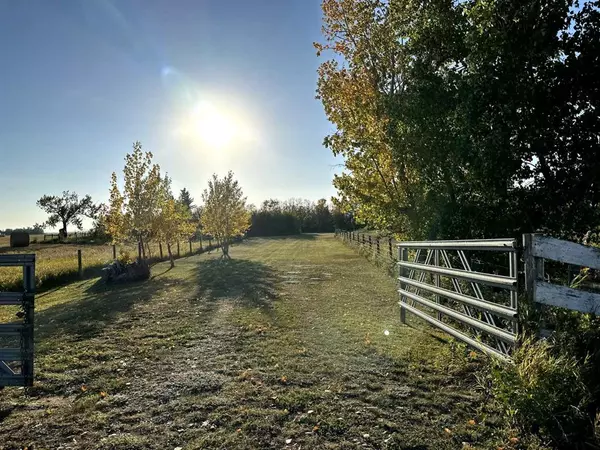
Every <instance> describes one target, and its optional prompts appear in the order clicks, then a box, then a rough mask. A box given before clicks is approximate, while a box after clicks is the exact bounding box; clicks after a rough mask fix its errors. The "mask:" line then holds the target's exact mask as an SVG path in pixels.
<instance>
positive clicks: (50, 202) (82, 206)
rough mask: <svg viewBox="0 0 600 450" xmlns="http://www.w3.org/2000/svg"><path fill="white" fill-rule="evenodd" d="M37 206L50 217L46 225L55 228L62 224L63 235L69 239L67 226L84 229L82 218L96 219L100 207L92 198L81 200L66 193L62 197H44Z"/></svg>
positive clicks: (86, 197)
mask: <svg viewBox="0 0 600 450" xmlns="http://www.w3.org/2000/svg"><path fill="white" fill-rule="evenodd" d="M36 204H37V206H39V207H40V208H41V209H43V210H44V211H45V212H46V213H47V214H49V215H50V216H49V217H48V220H47V221H46V224H47V225H48V226H50V227H54V226H56V225H57V224H59V223H60V224H61V225H62V228H61V235H62V236H64V237H67V226H68V225H75V226H76V227H77V229H79V230H82V229H83V223H82V218H83V217H90V218H92V219H93V218H94V217H95V215H96V213H97V211H98V207H97V206H96V205H94V203H93V202H92V197H91V196H89V195H86V196H85V197H83V198H82V199H81V200H80V199H79V196H78V195H77V194H76V193H75V192H69V191H64V192H63V193H62V196H57V195H44V196H43V197H42V198H40V199H39V200H38V201H37V203H36Z"/></svg>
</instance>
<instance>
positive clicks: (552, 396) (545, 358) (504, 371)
mask: <svg viewBox="0 0 600 450" xmlns="http://www.w3.org/2000/svg"><path fill="white" fill-rule="evenodd" d="M491 378H492V392H493V394H494V397H495V399H496V400H497V401H498V402H499V403H500V405H501V407H502V408H503V409H504V412H505V415H506V417H507V419H508V421H509V425H510V426H511V427H512V428H514V429H517V430H520V431H521V432H523V433H524V434H530V433H531V434H533V435H537V436H538V437H539V438H540V439H541V440H542V441H549V442H552V443H553V445H555V446H557V447H558V448H579V447H581V448H583V445H584V442H586V441H588V442H589V438H590V436H593V421H592V420H590V417H589V414H588V406H589V402H590V400H591V398H590V393H589V390H588V388H587V387H586V385H585V383H584V382H583V380H582V364H581V362H580V361H578V360H577V359H576V358H574V357H572V356H570V355H567V354H566V353H564V352H559V351H558V350H557V349H556V348H555V347H553V346H552V344H550V343H549V342H548V341H545V340H533V339H526V340H525V341H524V342H523V344H522V345H521V346H520V347H519V348H518V349H517V350H516V351H515V353H514V356H513V363H507V364H503V363H495V364H494V365H493V366H492V368H491Z"/></svg>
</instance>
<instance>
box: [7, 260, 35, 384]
mask: <svg viewBox="0 0 600 450" xmlns="http://www.w3.org/2000/svg"><path fill="white" fill-rule="evenodd" d="M15 266H16V267H18V266H21V267H22V268H23V291H22V292H0V305H20V306H21V310H22V311H21V313H22V314H21V316H22V319H20V321H15V322H12V323H3V324H0V339H2V340H0V342H1V343H2V345H0V387H3V386H32V385H33V351H34V349H33V312H34V296H35V255H29V254H28V255H24V254H16V255H0V267H15ZM5 339H6V340H7V341H5ZM15 340H17V341H18V347H15V345H17V344H16V343H15V342H14V341H15ZM6 345H10V347H7V346H6Z"/></svg>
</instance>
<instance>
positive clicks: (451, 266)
mask: <svg viewBox="0 0 600 450" xmlns="http://www.w3.org/2000/svg"><path fill="white" fill-rule="evenodd" d="M396 246H397V248H398V281H399V284H400V288H399V290H398V292H399V293H400V319H401V321H402V322H403V323H406V311H409V312H411V313H412V314H414V315H416V316H418V317H420V318H421V319H423V320H425V321H427V322H429V323H430V324H431V325H434V326H436V327H438V328H440V329H442V330H444V331H445V332H447V333H449V334H450V335H452V336H454V337H455V338H457V339H460V340H462V341H464V342H466V343H467V344H469V345H471V346H472V347H475V348H477V349H479V350H481V351H482V352H484V353H487V354H489V355H493V356H495V357H499V358H502V359H506V358H508V357H509V354H510V352H511V350H512V348H513V347H514V345H515V344H516V341H517V334H516V333H517V330H518V323H517V271H516V268H517V254H516V241H514V240H512V239H489V240H488V239H481V240H459V241H422V242H408V241H406V242H398V243H397V244H396ZM468 251H469V252H478V253H485V252H495V253H496V254H498V252H500V253H504V254H505V255H504V256H503V257H506V258H507V259H506V266H507V268H508V275H500V274H497V273H489V272H480V271H476V270H474V269H473V268H472V267H471V265H472V264H471V262H470V261H472V260H473V254H471V255H469V256H470V257H468V256H467V253H466V252H468ZM482 257H483V258H485V257H484V256H482ZM443 285H445V286H446V287H443ZM493 288H495V289H497V290H500V291H503V293H502V294H499V293H497V292H494V290H493ZM469 292H470V293H469ZM471 294H472V295H471Z"/></svg>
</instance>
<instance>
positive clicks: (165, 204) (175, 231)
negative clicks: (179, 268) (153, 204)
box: [154, 176, 196, 267]
mask: <svg viewBox="0 0 600 450" xmlns="http://www.w3.org/2000/svg"><path fill="white" fill-rule="evenodd" d="M158 204H159V212H158V214H157V216H156V220H155V221H154V234H155V236H156V237H157V238H158V239H160V240H161V241H162V242H165V243H166V244H167V252H168V253H169V260H170V261H171V267H175V261H174V259H173V252H172V250H171V246H172V245H173V244H174V243H176V242H177V241H178V240H179V239H181V238H185V239H189V237H190V236H191V235H192V234H193V233H194V231H195V230H196V223H195V222H194V221H192V220H191V219H192V217H191V212H190V210H189V207H188V206H187V205H186V204H185V203H184V202H180V201H178V200H176V199H175V198H174V197H173V193H172V192H171V180H170V179H169V178H168V177H166V176H165V177H164V178H163V180H162V183H161V189H160V193H159V201H158Z"/></svg>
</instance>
